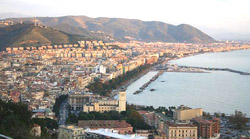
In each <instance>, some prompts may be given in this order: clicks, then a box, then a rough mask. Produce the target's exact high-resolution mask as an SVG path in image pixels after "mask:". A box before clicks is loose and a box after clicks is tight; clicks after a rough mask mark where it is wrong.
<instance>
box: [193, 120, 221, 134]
mask: <svg viewBox="0 0 250 139" xmlns="http://www.w3.org/2000/svg"><path fill="white" fill-rule="evenodd" d="M193 123H194V124H195V125H197V126H198V137H200V138H206V139H212V138H215V137H219V136H220V119H218V118H215V117H214V118H212V119H205V118H201V117H197V118H194V119H193Z"/></svg>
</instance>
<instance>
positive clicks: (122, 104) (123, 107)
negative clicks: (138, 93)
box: [119, 89, 126, 112]
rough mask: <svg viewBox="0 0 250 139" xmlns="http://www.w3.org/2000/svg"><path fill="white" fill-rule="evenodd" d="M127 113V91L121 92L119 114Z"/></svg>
mask: <svg viewBox="0 0 250 139" xmlns="http://www.w3.org/2000/svg"><path fill="white" fill-rule="evenodd" d="M122 111H126V91H125V89H122V90H120V92H119V112H122Z"/></svg>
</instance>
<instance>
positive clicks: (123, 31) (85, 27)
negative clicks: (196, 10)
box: [6, 16, 215, 43]
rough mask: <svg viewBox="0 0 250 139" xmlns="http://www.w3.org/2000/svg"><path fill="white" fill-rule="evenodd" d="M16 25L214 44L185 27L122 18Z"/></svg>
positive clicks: (62, 19) (54, 19) (80, 18)
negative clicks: (37, 25) (43, 26)
mask: <svg viewBox="0 0 250 139" xmlns="http://www.w3.org/2000/svg"><path fill="white" fill-rule="evenodd" d="M6 20H11V21H15V22H21V21H23V22H27V21H29V22H30V21H33V20H36V21H37V22H38V23H40V24H43V25H46V26H50V27H53V28H56V29H59V30H62V31H65V32H67V33H74V34H78V35H86V34H88V33H91V35H93V36H96V37H99V38H102V39H104V40H113V39H116V40H117V39H120V40H129V39H130V40H141V41H163V42H191V43H210V42H214V41H215V40H214V39H213V38H212V37H210V36H208V35H206V34H205V33H203V32H202V31H200V30H199V29H197V28H195V27H192V26H190V25H187V24H181V25H178V26H175V25H171V24H166V23H163V22H157V21H141V20H136V19H122V18H104V17H101V18H90V17H87V16H63V17H36V18H11V19H6Z"/></svg>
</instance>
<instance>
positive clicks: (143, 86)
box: [133, 70, 164, 94]
mask: <svg viewBox="0 0 250 139" xmlns="http://www.w3.org/2000/svg"><path fill="white" fill-rule="evenodd" d="M163 73H164V71H163V70H161V71H159V72H158V73H157V74H156V75H155V76H153V77H152V79H150V80H149V81H148V82H146V83H145V84H143V85H142V86H141V87H140V88H139V90H137V91H135V92H134V93H133V94H139V93H141V92H142V91H143V90H144V89H145V88H146V87H148V85H149V84H151V83H152V82H153V81H155V80H156V79H157V78H158V77H159V76H161V75H162V74H163Z"/></svg>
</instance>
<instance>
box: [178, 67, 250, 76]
mask: <svg viewBox="0 0 250 139" xmlns="http://www.w3.org/2000/svg"><path fill="white" fill-rule="evenodd" d="M179 67H180V68H196V69H202V70H208V71H228V72H233V73H238V74H240V75H250V73H248V72H243V71H238V70H234V69H230V68H205V67H193V66H179Z"/></svg>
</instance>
